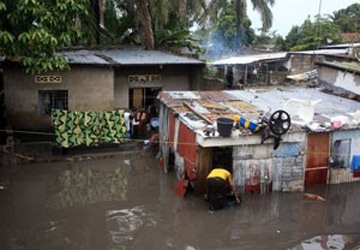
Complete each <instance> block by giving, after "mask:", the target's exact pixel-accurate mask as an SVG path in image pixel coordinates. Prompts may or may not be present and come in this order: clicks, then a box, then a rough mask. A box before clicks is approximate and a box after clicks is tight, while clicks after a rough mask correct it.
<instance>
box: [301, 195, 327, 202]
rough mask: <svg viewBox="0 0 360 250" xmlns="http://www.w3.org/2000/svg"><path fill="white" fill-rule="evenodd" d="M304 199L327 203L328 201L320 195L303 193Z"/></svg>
mask: <svg viewBox="0 0 360 250" xmlns="http://www.w3.org/2000/svg"><path fill="white" fill-rule="evenodd" d="M303 197H305V198H307V199H310V200H316V201H326V199H325V198H324V197H322V196H320V195H318V194H311V193H303Z"/></svg>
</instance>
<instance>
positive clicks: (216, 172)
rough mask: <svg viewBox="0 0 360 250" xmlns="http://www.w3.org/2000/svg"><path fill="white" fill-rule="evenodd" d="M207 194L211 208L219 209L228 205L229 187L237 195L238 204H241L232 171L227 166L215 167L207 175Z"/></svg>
mask: <svg viewBox="0 0 360 250" xmlns="http://www.w3.org/2000/svg"><path fill="white" fill-rule="evenodd" d="M206 179H207V191H208V193H207V195H208V200H209V202H210V207H209V209H210V210H218V209H222V208H225V207H227V205H228V203H227V200H226V195H227V194H228V192H229V187H230V188H231V191H232V193H233V194H234V196H235V200H236V203H237V204H240V198H239V196H238V194H237V193H236V190H235V186H234V183H233V180H232V176H231V173H230V172H229V171H228V170H226V169H225V168H214V169H213V170H211V172H210V173H209V175H208V176H207V178H206Z"/></svg>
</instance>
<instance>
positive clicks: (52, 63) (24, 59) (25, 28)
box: [0, 0, 94, 74]
mask: <svg viewBox="0 0 360 250" xmlns="http://www.w3.org/2000/svg"><path fill="white" fill-rule="evenodd" d="M91 6H92V5H91V1H90V0H76V1H75V0H57V1H51V0H0V15H1V19H0V54H1V55H2V56H4V57H5V58H6V59H8V60H18V61H19V62H20V65H21V66H22V67H23V68H24V70H25V72H26V73H29V74H38V73H41V72H46V71H53V70H65V69H67V68H68V67H69V66H68V64H67V62H66V61H65V59H64V58H61V57H59V56H57V55H56V53H55V52H56V50H58V49H61V48H64V47H68V46H70V45H72V44H82V43H87V42H89V41H90V40H91V37H94V36H93V33H91V32H92V30H93V29H88V28H86V27H88V26H89V25H91V22H89V20H91V18H89V13H90V12H91V11H92V8H91ZM85 20H86V22H84V21H85Z"/></svg>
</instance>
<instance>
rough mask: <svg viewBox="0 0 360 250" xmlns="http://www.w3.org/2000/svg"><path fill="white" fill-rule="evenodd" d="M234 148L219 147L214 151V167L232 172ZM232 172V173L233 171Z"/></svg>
mask: <svg viewBox="0 0 360 250" xmlns="http://www.w3.org/2000/svg"><path fill="white" fill-rule="evenodd" d="M232 153H233V148H232V147H229V148H226V147H221V148H220V147H219V148H214V150H213V167H214V168H217V167H223V168H226V169H229V170H232V168H233V167H232V165H233V157H232ZM231 172H232V171H231Z"/></svg>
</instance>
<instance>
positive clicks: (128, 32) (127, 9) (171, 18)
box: [105, 0, 205, 51]
mask: <svg viewBox="0 0 360 250" xmlns="http://www.w3.org/2000/svg"><path fill="white" fill-rule="evenodd" d="M106 1H107V2H113V3H114V6H115V8H116V12H117V13H119V14H118V15H114V14H113V11H112V10H111V8H112V7H111V6H110V4H108V5H107V6H106V7H107V8H106V11H105V28H106V29H107V30H108V31H110V32H112V33H113V34H114V37H118V38H119V40H120V42H121V43H130V44H137V45H138V44H143V45H144V47H146V48H148V49H152V48H167V49H176V48H181V47H188V48H189V49H191V50H192V49H195V50H198V51H201V50H202V48H201V46H200V39H199V38H198V37H196V36H195V35H194V34H192V33H191V32H190V28H191V27H192V25H193V24H194V22H198V21H199V20H201V19H204V18H205V17H204V15H203V14H204V12H203V11H202V10H203V9H202V4H204V2H203V1H198V0H180V1H172V0H106ZM114 19H116V20H114ZM199 22H200V21H199ZM114 23H116V27H115V28H114ZM113 42H117V40H116V39H115V40H113ZM109 43H111V42H109Z"/></svg>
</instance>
